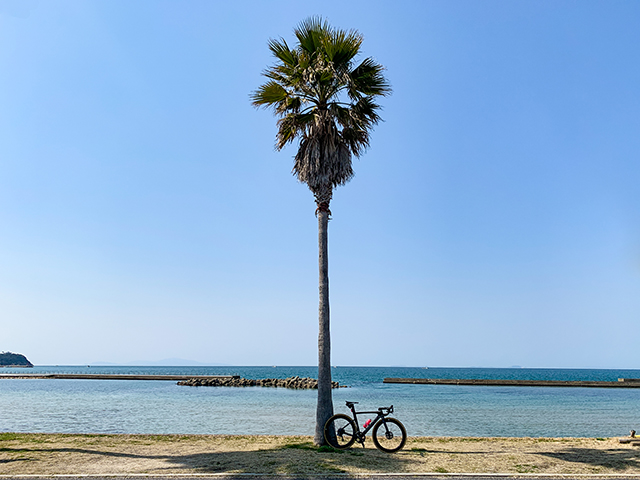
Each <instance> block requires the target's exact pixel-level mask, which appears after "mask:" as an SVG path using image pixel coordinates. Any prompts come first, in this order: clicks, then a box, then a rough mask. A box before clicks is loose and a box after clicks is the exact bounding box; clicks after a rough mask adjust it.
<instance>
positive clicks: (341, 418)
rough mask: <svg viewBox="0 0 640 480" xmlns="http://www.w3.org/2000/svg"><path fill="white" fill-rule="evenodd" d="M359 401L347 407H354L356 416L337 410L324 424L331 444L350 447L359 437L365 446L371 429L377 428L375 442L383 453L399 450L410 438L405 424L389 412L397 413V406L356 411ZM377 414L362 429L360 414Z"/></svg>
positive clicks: (353, 410)
mask: <svg viewBox="0 0 640 480" xmlns="http://www.w3.org/2000/svg"><path fill="white" fill-rule="evenodd" d="M357 403H358V402H347V407H348V408H350V409H351V413H353V418H351V417H350V416H349V415H345V414H344V413H337V414H335V415H334V416H333V417H331V418H330V419H329V420H327V423H326V424H325V426H324V438H325V440H326V441H327V443H328V444H329V445H331V446H332V447H334V448H340V449H343V448H349V447H350V446H351V445H353V442H355V441H356V440H357V441H358V442H360V443H361V444H362V446H363V447H364V441H365V439H366V435H367V432H368V431H369V430H371V429H373V432H372V434H371V435H372V437H373V444H374V445H375V446H376V448H378V449H379V450H382V451H383V452H387V453H392V452H397V451H398V450H400V449H401V448H402V447H404V444H405V443H406V441H407V431H406V430H405V428H404V425H402V423H400V421H399V420H396V419H395V418H390V417H388V415H390V414H392V413H393V405H391V406H390V407H380V408H379V409H378V410H377V411H373V412H356V407H355V405H356V404H357ZM371 413H375V414H377V415H378V416H377V417H376V418H375V420H373V421H371V419H369V420H367V421H366V422H365V423H364V425H363V426H362V428H363V430H360V426H359V425H358V415H366V414H371Z"/></svg>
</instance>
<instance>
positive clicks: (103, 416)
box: [0, 366, 640, 437]
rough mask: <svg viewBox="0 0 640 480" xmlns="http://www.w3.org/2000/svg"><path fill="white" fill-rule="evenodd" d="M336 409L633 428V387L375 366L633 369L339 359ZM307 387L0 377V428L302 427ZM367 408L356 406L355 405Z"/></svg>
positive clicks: (521, 424) (442, 423) (559, 373)
mask: <svg viewBox="0 0 640 480" xmlns="http://www.w3.org/2000/svg"><path fill="white" fill-rule="evenodd" d="M54 372H57V373H111V374H114V373H115V374H181V375H227V374H235V375H241V376H243V377H246V378H286V377H289V376H293V375H298V376H301V377H307V376H308V377H316V376H317V375H316V372H317V369H316V368H315V367H87V366H69V367H67V366H65V367H58V366H56V367H53V366H50V367H35V368H33V369H8V368H5V369H1V370H0V373H54ZM332 374H333V380H335V381H338V382H340V384H343V385H349V387H350V388H345V389H339V390H334V395H333V397H334V408H335V411H336V412H345V413H346V412H347V410H346V408H345V406H344V402H345V400H352V401H358V402H360V405H359V406H360V407H362V408H363V409H375V408H377V407H379V406H387V405H390V404H393V405H394V406H395V415H394V416H396V417H397V418H399V419H400V420H401V421H402V422H403V423H404V424H405V426H406V427H407V431H408V433H409V435H427V436H431V435H434V436H509V437H543V436H544V437H610V436H618V435H626V434H628V431H629V430H630V429H631V428H634V429H636V430H640V429H639V428H638V427H640V418H639V415H638V414H639V413H640V412H639V407H640V389H606V388H557V387H556V388H554V387H484V386H450V385H394V384H383V383H382V380H383V378H385V377H412V378H491V379H529V380H534V379H541V380H609V381H616V380H617V379H618V378H620V377H625V378H640V370H588V369H579V370H578V369H576V370H570V369H520V368H514V369H481V368H429V369H424V368H403V367H337V368H334V369H332ZM315 403H316V391H306V390H304V391H296V390H287V389H275V388H261V387H249V388H225V387H216V388H214V387H198V388H194V387H181V386H178V385H176V383H175V382H172V381H131V380H0V431H13V432H61V433H187V434H188V433H193V434H280V435H285V434H292V435H293V434H300V435H311V434H312V433H313V428H314V418H315ZM365 418H366V417H365Z"/></svg>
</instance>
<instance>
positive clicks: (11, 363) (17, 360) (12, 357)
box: [0, 352, 33, 367]
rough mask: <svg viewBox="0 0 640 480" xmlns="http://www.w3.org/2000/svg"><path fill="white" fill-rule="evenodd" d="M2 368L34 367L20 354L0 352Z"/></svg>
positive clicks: (0, 365)
mask: <svg viewBox="0 0 640 480" xmlns="http://www.w3.org/2000/svg"><path fill="white" fill-rule="evenodd" d="M0 367H33V364H32V363H31V362H30V361H29V360H27V357H25V356H24V355H21V354H20V353H11V352H0Z"/></svg>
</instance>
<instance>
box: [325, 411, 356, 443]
mask: <svg viewBox="0 0 640 480" xmlns="http://www.w3.org/2000/svg"><path fill="white" fill-rule="evenodd" d="M324 439H325V440H326V441H327V443H328V444H329V445H331V446H332V447H333V448H339V449H343V448H349V447H350V446H351V445H353V442H355V441H356V424H355V423H354V422H353V420H352V419H351V417H350V416H348V415H345V414H343V413H337V414H335V415H334V416H333V417H331V418H330V419H329V420H327V423H326V424H325V426H324Z"/></svg>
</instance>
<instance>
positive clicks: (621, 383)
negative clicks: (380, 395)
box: [383, 378, 640, 388]
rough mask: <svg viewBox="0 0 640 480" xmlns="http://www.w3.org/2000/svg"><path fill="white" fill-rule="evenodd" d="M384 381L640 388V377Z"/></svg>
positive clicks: (391, 380)
mask: <svg viewBox="0 0 640 480" xmlns="http://www.w3.org/2000/svg"><path fill="white" fill-rule="evenodd" d="M383 382H384V383H405V384H406V383H409V384H419V385H477V386H491V387H592V388H640V379H637V378H619V379H618V381H617V382H595V381H582V380H581V381H562V380H486V379H471V378H460V379H454V378H385V379H384V380H383Z"/></svg>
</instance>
